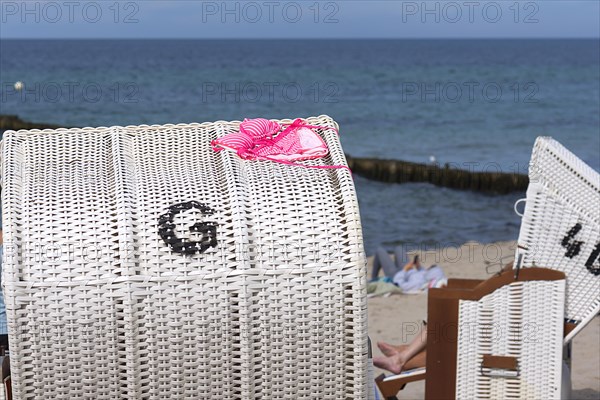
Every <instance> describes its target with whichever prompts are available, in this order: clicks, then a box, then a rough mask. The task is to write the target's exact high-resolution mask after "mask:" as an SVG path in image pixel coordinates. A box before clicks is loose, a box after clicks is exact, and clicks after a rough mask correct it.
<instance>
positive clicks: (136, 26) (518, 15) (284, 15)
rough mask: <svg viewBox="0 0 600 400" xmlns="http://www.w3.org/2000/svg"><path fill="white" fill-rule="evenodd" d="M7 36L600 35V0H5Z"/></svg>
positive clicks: (1, 29) (0, 33)
mask: <svg viewBox="0 0 600 400" xmlns="http://www.w3.org/2000/svg"><path fill="white" fill-rule="evenodd" d="M0 6H1V7H0V12H1V24H0V38H72V39H78V38H197V39H210V38H563V37H564V38H573V37H593V38H598V37H600V1H598V0H589V1H553V0H544V1H518V2H517V1H515V0H510V1H471V0H465V1H399V0H398V1H393V0H389V1H364V0H360V1H353V0H343V1H315V0H308V1H303V0H297V1H269V0H265V1H197V0H186V1H177V0H174V1H173V0H171V1H154V0H145V1H119V2H117V1H114V0H109V1H105V0H102V1H71V0H64V1H63V0H59V1H4V0H1V1H0Z"/></svg>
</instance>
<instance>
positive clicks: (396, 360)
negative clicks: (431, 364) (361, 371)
mask: <svg viewBox="0 0 600 400" xmlns="http://www.w3.org/2000/svg"><path fill="white" fill-rule="evenodd" d="M378 345H379V344H378ZM383 345H384V346H383V347H385V348H386V351H388V350H393V349H394V347H393V346H390V347H387V345H386V344H383ZM426 345H427V329H422V330H421V333H420V334H419V335H418V336H417V337H415V338H414V340H413V341H412V342H410V343H409V344H408V346H406V348H405V349H404V350H403V351H399V352H397V353H395V354H391V355H390V356H387V357H374V358H373V364H374V365H375V366H376V367H379V368H382V369H386V370H388V371H390V372H392V373H394V374H399V373H400V372H402V371H403V370H404V369H406V367H407V366H408V362H409V360H411V359H412V358H413V357H414V356H416V355H417V354H419V353H421V352H422V351H423V350H425V346H426ZM379 348H380V349H381V346H379ZM382 351H383V350H382ZM384 354H385V353H384ZM422 358H423V359H424V357H422ZM415 361H416V360H415ZM413 368H414V367H413Z"/></svg>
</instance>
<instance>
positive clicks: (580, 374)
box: [368, 242, 600, 399]
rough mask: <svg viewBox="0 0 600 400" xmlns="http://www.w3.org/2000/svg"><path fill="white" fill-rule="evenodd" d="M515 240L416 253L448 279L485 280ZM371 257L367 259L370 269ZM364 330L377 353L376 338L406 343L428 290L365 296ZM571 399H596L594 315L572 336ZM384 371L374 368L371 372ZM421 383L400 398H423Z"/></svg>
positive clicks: (598, 372) (598, 337) (598, 331)
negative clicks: (434, 265)
mask: <svg viewBox="0 0 600 400" xmlns="http://www.w3.org/2000/svg"><path fill="white" fill-rule="evenodd" d="M514 250H515V242H499V243H492V244H487V245H483V244H479V243H476V242H470V243H466V244H464V245H462V246H460V247H459V246H447V247H440V248H438V249H436V250H435V251H428V252H426V253H425V252H420V253H419V254H420V256H421V259H422V262H423V264H424V265H427V266H429V265H431V264H434V263H436V264H438V265H440V266H441V267H442V268H443V270H444V272H445V273H446V276H448V278H470V279H486V278H488V277H490V276H491V275H493V274H495V273H497V272H498V271H499V270H500V268H501V265H503V264H506V263H508V262H510V261H512V260H513V255H514ZM371 262H372V259H370V260H369V272H370V266H371ZM368 303H369V335H370V337H371V340H372V342H373V355H374V356H380V355H381V352H380V351H379V349H378V348H377V346H376V342H377V341H385V342H391V343H406V342H408V341H410V340H412V338H413V337H414V335H415V333H416V330H417V329H418V327H419V326H420V323H421V322H420V321H422V320H423V319H425V318H426V317H427V294H426V293H421V294H395V295H391V296H388V297H374V298H370V299H369V301H368ZM572 369H573V370H572V373H571V377H572V383H573V397H572V398H573V399H600V318H598V317H596V318H595V319H594V320H593V321H592V322H591V323H590V324H589V325H588V326H587V327H586V328H585V329H583V331H582V332H580V333H579V334H578V335H577V336H576V337H575V339H574V343H573V357H572ZM382 372H384V371H382V370H379V369H377V368H375V376H377V375H379V374H380V373H382ZM424 392H425V384H424V382H413V383H409V384H408V385H407V386H406V388H405V389H404V390H403V391H402V392H400V395H399V396H398V397H399V398H400V399H422V398H423V397H424Z"/></svg>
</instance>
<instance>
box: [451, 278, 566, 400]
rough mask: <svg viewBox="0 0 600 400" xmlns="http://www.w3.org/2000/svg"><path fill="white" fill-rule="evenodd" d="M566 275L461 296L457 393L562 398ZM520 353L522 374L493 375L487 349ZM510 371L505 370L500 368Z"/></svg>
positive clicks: (504, 353) (481, 396)
mask: <svg viewBox="0 0 600 400" xmlns="http://www.w3.org/2000/svg"><path fill="white" fill-rule="evenodd" d="M564 299H565V281H564V280H559V281H527V282H515V283H512V284H510V285H506V286H504V287H502V288H500V289H497V290H496V291H494V292H493V293H491V294H489V295H487V296H484V297H483V298H482V299H481V300H479V301H470V300H461V301H460V305H459V336H458V343H457V350H458V352H457V373H456V398H457V399H490V400H492V399H559V398H560V393H561V371H562V370H561V368H562V333H563V313H564ZM484 354H489V355H493V356H509V357H515V358H516V359H517V368H518V376H516V377H500V376H490V375H491V374H492V375H493V374H494V372H498V371H492V370H491V369H489V368H482V367H481V363H482V361H483V355H484ZM500 372H504V371H500Z"/></svg>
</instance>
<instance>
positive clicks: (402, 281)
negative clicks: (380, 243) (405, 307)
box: [371, 246, 446, 292]
mask: <svg viewBox="0 0 600 400" xmlns="http://www.w3.org/2000/svg"><path fill="white" fill-rule="evenodd" d="M394 254H395V260H392V258H391V257H390V255H389V254H388V252H387V251H386V250H385V249H383V248H381V247H379V248H378V249H377V251H376V252H375V258H374V259H373V271H372V272H373V273H372V275H371V276H372V278H373V279H377V276H378V275H379V271H381V270H383V273H384V275H385V277H386V278H388V279H390V280H391V281H392V282H393V283H394V284H395V285H396V286H398V287H400V289H402V291H403V292H414V291H419V290H421V289H424V288H427V287H431V286H434V285H437V283H439V282H445V280H446V276H445V275H444V271H442V269H441V268H440V267H439V266H437V265H435V264H434V265H431V266H430V267H429V268H424V267H423V266H422V265H421V262H420V260H419V256H414V257H413V259H412V260H409V258H408V255H407V254H406V252H404V250H403V249H402V247H401V246H398V247H396V249H395V251H394Z"/></svg>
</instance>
